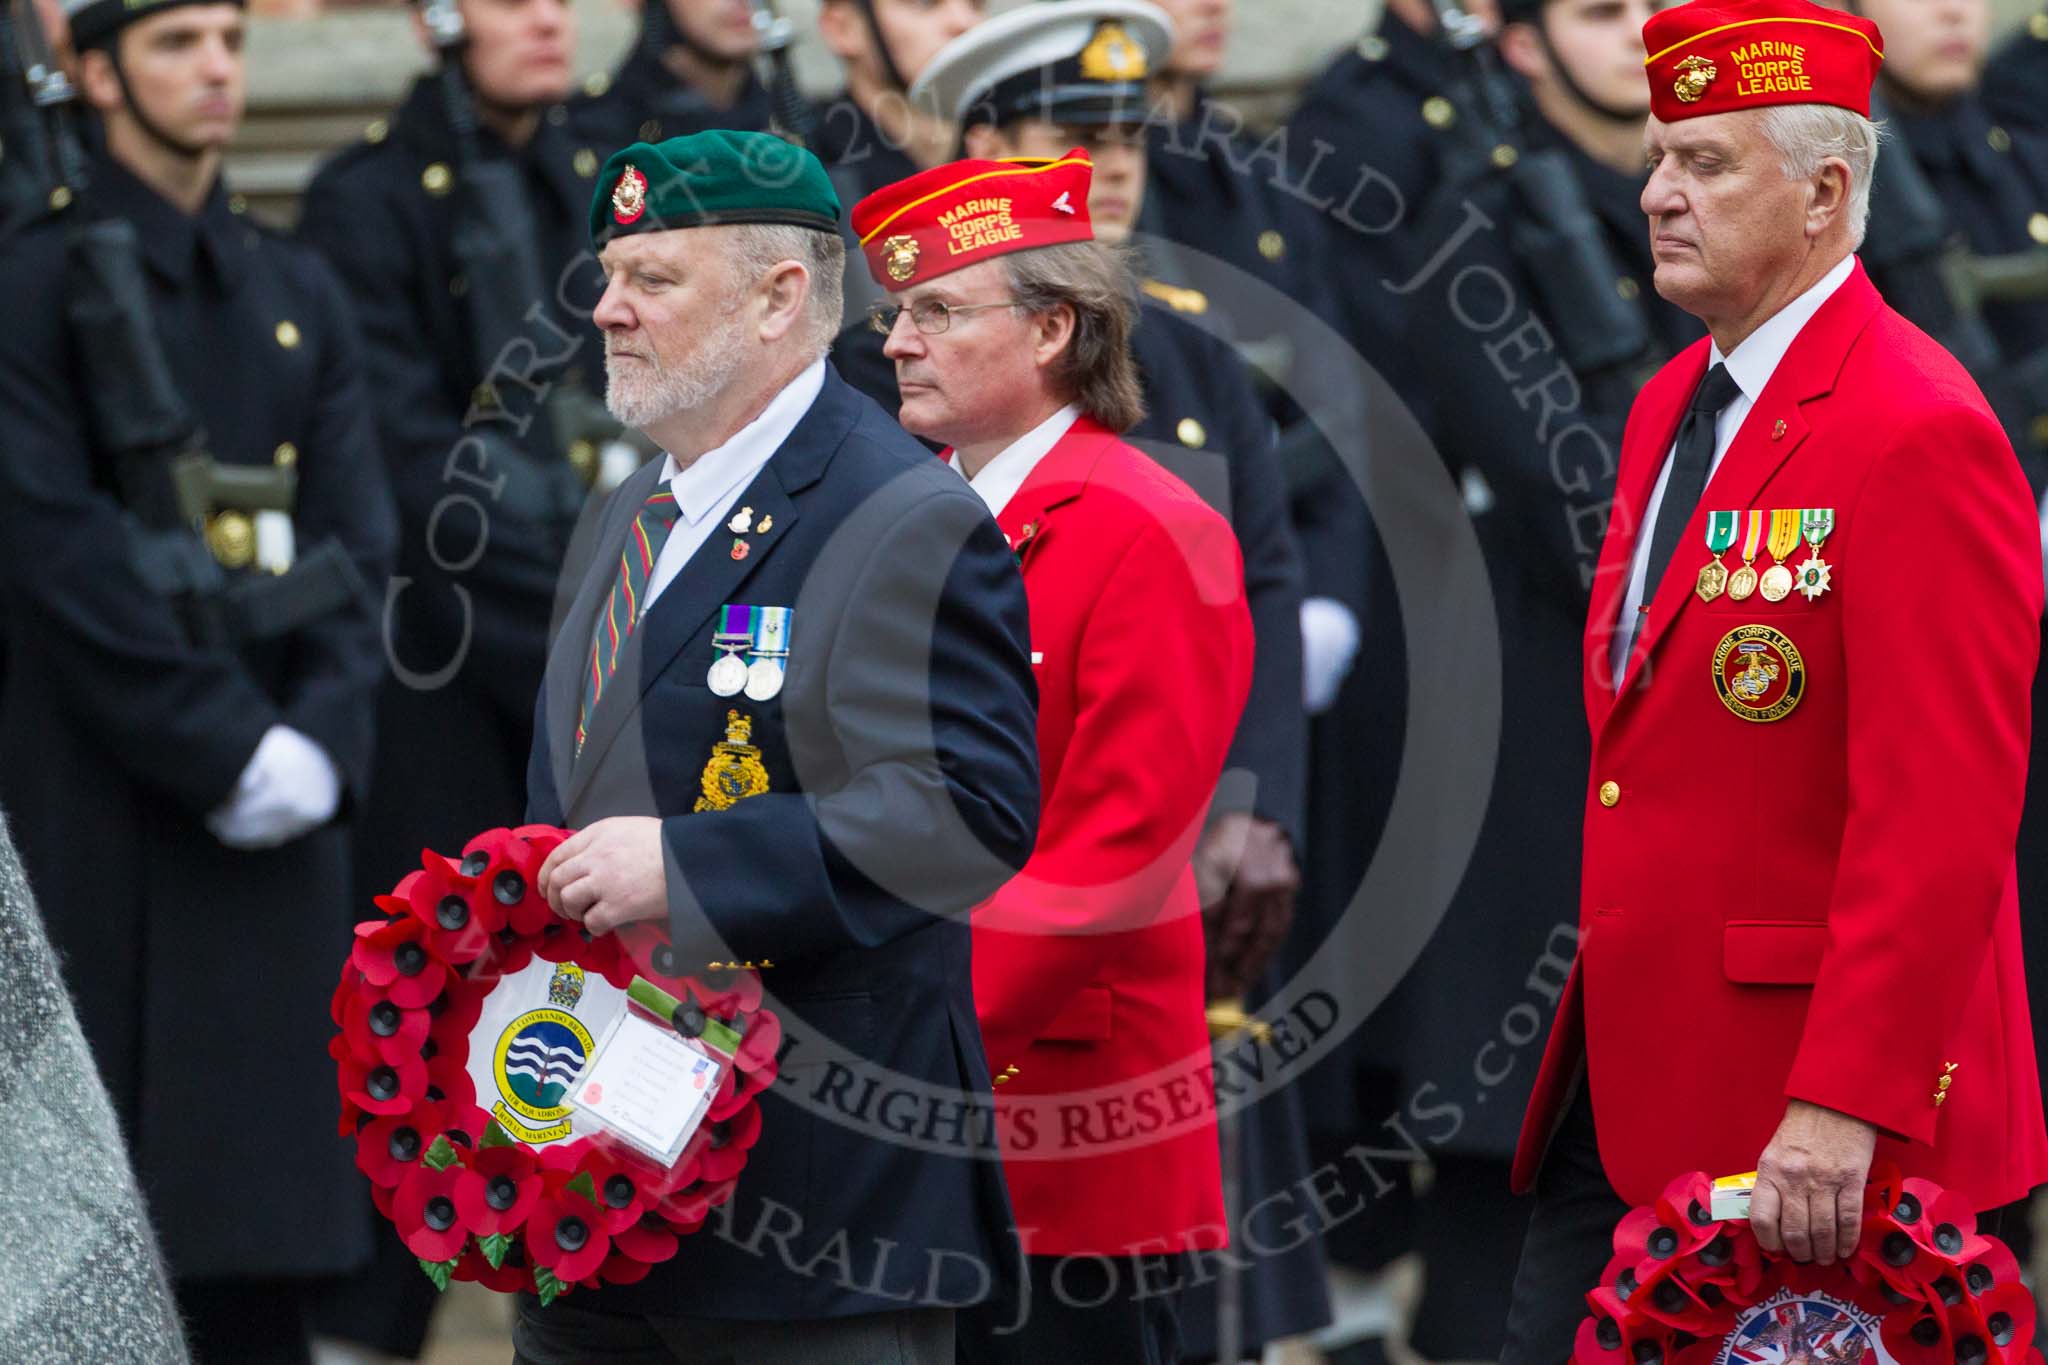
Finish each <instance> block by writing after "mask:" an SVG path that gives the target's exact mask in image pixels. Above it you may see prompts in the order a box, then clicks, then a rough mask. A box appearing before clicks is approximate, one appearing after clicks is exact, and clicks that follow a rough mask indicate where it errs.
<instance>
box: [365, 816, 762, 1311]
mask: <svg viewBox="0 0 2048 1365" xmlns="http://www.w3.org/2000/svg"><path fill="white" fill-rule="evenodd" d="M569 835H570V831H569V830H565V829H556V828H553V827H552V826H544V825H528V826H523V827H521V828H518V829H494V830H489V831H487V832H485V833H483V834H480V835H478V836H477V837H476V838H474V839H472V840H470V841H469V843H468V844H467V845H465V846H464V848H463V850H462V856H461V857H459V858H449V857H444V856H442V855H440V854H436V853H433V852H425V853H423V854H422V855H421V864H422V866H421V868H420V870H419V871H418V872H414V873H411V874H409V875H408V876H406V877H405V878H404V880H402V881H400V882H399V883H398V885H397V886H396V887H395V888H393V890H392V892H391V894H390V895H386V896H379V897H377V898H376V905H377V908H378V909H380V910H382V911H383V912H384V914H385V916H386V917H385V918H383V919H377V920H368V921H365V922H364V923H361V924H358V925H357V926H356V931H355V932H356V937H355V944H354V949H353V951H352V952H351V953H350V955H349V960H348V962H347V964H346V965H345V966H343V968H342V971H341V983H340V985H339V986H337V987H336V989H335V992H334V999H333V1003H332V1007H331V1013H332V1015H333V1019H334V1023H335V1025H336V1027H337V1028H339V1029H340V1030H341V1031H340V1032H339V1033H338V1034H336V1035H335V1037H334V1039H333V1040H332V1041H331V1042H330V1043H329V1044H328V1053H329V1054H330V1055H331V1056H332V1057H333V1058H334V1061H335V1065H336V1068H337V1074H338V1082H337V1083H338V1087H339V1089H340V1092H341V1121H340V1126H339V1131H340V1135H341V1136H342V1137H345V1138H350V1139H352V1140H353V1141H354V1142H355V1144H356V1166H357V1168H358V1169H360V1170H361V1171H362V1172H363V1174H364V1175H366V1176H368V1177H369V1180H370V1193H371V1197H372V1199H373V1200H374V1201H375V1203H376V1205H377V1208H378V1210H379V1211H380V1212H381V1213H382V1214H383V1215H384V1216H385V1217H386V1218H389V1219H390V1220H391V1222H392V1224H393V1225H394V1226H395V1227H396V1228H397V1229H398V1235H399V1237H400V1238H401V1239H402V1240H403V1241H404V1242H405V1245H406V1247H407V1249H408V1250H410V1251H411V1252H412V1253H413V1254H414V1255H415V1256H417V1257H418V1258H419V1260H420V1265H421V1267H422V1269H424V1270H425V1271H426V1273H427V1276H428V1277H429V1278H430V1279H432V1280H433V1282H434V1284H435V1285H436V1287H438V1288H440V1289H446V1288H447V1287H448V1284H449V1282H450V1281H452V1280H475V1281H477V1282H479V1283H481V1284H483V1285H485V1286H487V1287H488V1288H491V1289H495V1290H498V1291H501V1292H504V1293H511V1292H514V1291H517V1290H522V1289H524V1290H531V1291H533V1292H534V1293H535V1294H537V1295H538V1296H539V1297H540V1299H541V1301H542V1302H543V1303H550V1302H552V1301H553V1300H554V1299H555V1298H556V1297H557V1296H559V1295H560V1294H562V1293H563V1292H565V1291H566V1290H568V1289H569V1288H570V1287H571V1286H574V1285H578V1284H581V1285H586V1286H591V1287H595V1286H597V1285H599V1284H631V1283H633V1282H634V1281H636V1280H640V1279H643V1278H645V1277H646V1275H647V1273H648V1271H649V1270H650V1269H652V1268H653V1267H654V1266H655V1265H656V1264H658V1263H660V1262H662V1261H665V1260H667V1259H668V1258H669V1257H670V1256H673V1255H674V1254H675V1252H676V1248H677V1246H678V1245H679V1242H680V1239H681V1238H684V1237H687V1236H689V1235H690V1234H691V1233H693V1232H696V1231H697V1230H698V1229H699V1228H700V1227H702V1226H703V1224H704V1221H705V1219H706V1218H707V1217H708V1216H709V1214H710V1211H711V1210H712V1209H713V1208H716V1207H717V1206H719V1205H720V1204H723V1203H724V1202H725V1201H726V1200H728V1199H729V1198H731V1197H732V1192H733V1188H734V1185H735V1183H736V1181H737V1179H738V1177H739V1174H740V1171H741V1169H742V1168H744V1167H745V1166H746V1164H747V1154H748V1152H749V1150H750V1149H751V1148H752V1147H753V1145H754V1143H755V1141H756V1140H757V1139H758V1138H759V1137H760V1134H761V1110H760V1105H759V1103H758V1101H757V1098H756V1097H757V1096H759V1094H760V1093H761V1092H762V1091H763V1090H765V1089H766V1088H767V1087H768V1086H769V1084H770V1083H772V1082H773V1081H774V1079H775V1074H776V1053H777V1051H778V1050H779V1048H780V1045H781V1037H782V1029H781V1025H780V1023H779V1022H778V1021H777V1019H776V1017H775V1015H774V1014H773V1013H771V1012H770V1011H767V1010H764V1009H762V1008H761V979H760V977H759V975H758V974H756V973H755V972H753V971H751V970H741V969H739V968H737V967H733V968H722V967H721V968H717V969H715V970H707V971H705V972H703V973H700V974H694V975H693V974H685V973H683V972H682V971H681V970H680V968H681V963H680V960H679V957H678V955H677V953H676V952H675V950H674V948H673V947H671V946H670V944H669V942H668V938H667V935H666V932H665V931H664V930H663V929H662V928H660V927H659V926H658V925H655V924H649V923H642V924H633V925H627V926H625V927H623V928H622V929H620V930H619V931H618V932H617V933H613V934H602V935H597V936H592V935H591V934H590V933H589V932H588V931H586V930H584V929H583V928H582V926H580V925H576V924H572V923H570V922H568V921H566V920H563V919H561V918H560V917H558V916H557V915H556V914H555V913H554V912H553V911H552V910H551V909H550V908H549V907H548V904H547V902H546V901H545V900H544V899H542V897H541V895H540V893H539V890H538V888H537V882H538V878H539V874H540V867H541V864H542V863H543V862H545V861H546V859H547V856H548V854H550V853H551V852H553V851H554V849H555V848H556V847H557V846H558V845H560V844H561V843H562V842H563V841H564V840H565V839H567V838H568V837H569ZM537 959H538V960H540V961H543V962H549V963H555V964H558V966H557V968H556V970H557V972H558V973H559V972H561V971H562V966H561V965H560V964H566V965H567V966H568V967H570V968H573V969H575V970H576V971H578V972H580V973H581V974H582V976H580V977H576V978H575V979H576V980H578V981H579V982H580V981H581V980H582V979H583V977H602V978H603V979H604V980H605V981H607V982H609V983H610V984H611V985H612V986H615V987H617V988H618V989H619V990H621V991H624V990H627V989H628V988H629V987H631V986H632V985H633V982H634V979H635V978H636V977H640V978H644V979H645V980H646V981H647V982H651V983H652V984H653V985H654V986H655V987H657V988H659V991H660V992H665V993H666V994H667V995H668V996H671V997H673V998H674V999H675V1000H676V1001H677V1002H678V1004H677V1006H676V1008H675V1010H674V1018H673V1019H672V1020H671V1022H672V1023H673V1024H674V1026H675V1027H676V1028H677V1030H678V1031H679V1032H682V1033H683V1034H685V1035H686V1036H691V1037H695V1036H697V1035H699V1034H702V1033H704V1032H705V1031H706V1030H707V1028H708V1029H710V1030H711V1031H712V1032H713V1033H717V1032H719V1030H718V1028H717V1025H723V1026H725V1028H726V1029H729V1030H731V1031H732V1033H736V1034H737V1035H738V1044H737V1047H736V1049H735V1051H734V1053H733V1057H732V1064H731V1065H729V1066H727V1067H726V1068H724V1071H723V1079H722V1081H721V1085H720V1090H719V1092H718V1094H717V1095H716V1096H715V1097H714V1099H713V1100H712V1102H711V1104H710V1107H709V1109H708V1110H707V1112H706V1115H705V1118H704V1121H703V1122H702V1124H701V1125H700V1126H699V1127H698V1129H697V1131H696V1133H695V1134H694V1135H692V1137H691V1139H690V1141H689V1143H688V1145H686V1146H685V1147H684V1149H683V1152H682V1154H681V1156H679V1157H678V1158H677V1160H676V1162H675V1164H674V1165H673V1166H670V1167H662V1166H660V1165H659V1164H658V1163H656V1162H653V1161H649V1160H647V1159H646V1158H644V1157H642V1156H640V1155H639V1154H638V1153H637V1152H634V1151H632V1150H631V1149H630V1148H627V1147H625V1146H624V1145H623V1144H620V1143H617V1142H615V1141H613V1140H611V1139H609V1138H607V1137H593V1136H578V1137H573V1138H566V1139H562V1140H555V1141H550V1142H547V1143H544V1144H541V1145H538V1146H536V1145H533V1144H530V1143H527V1142H525V1141H521V1140H520V1139H519V1138H516V1137H514V1136H513V1135H512V1134H511V1133H510V1132H508V1131H507V1129H506V1128H505V1126H504V1125H502V1124H501V1123H499V1121H498V1120H497V1119H496V1118H495V1117H493V1116H492V1115H491V1114H488V1113H486V1112H485V1111H484V1109H482V1108H481V1107H479V1105H478V1102H477V1090H476V1083H475V1080H474V1078H473V1077H472V1075H471V1073H470V1070H469V1050H470V1033H471V1031H472V1030H473V1029H475V1028H476V1026H477V1023H478V1020H479V1018H480V1017H481V1016H482V1014H483V1011H484V1002H485V1000H486V998H487V997H488V996H489V995H490V994H491V992H492V991H493V990H495V989H496V988H497V987H498V985H499V984H500V983H501V982H503V981H504V980H506V979H507V978H510V977H513V976H515V975H517V974H518V973H519V972H521V971H522V970H523V969H525V968H526V967H528V966H530V965H531V964H532V963H533V962H534V961H535V960H537ZM572 975H573V973H572ZM644 991H645V988H644V987H641V988H639V990H636V992H635V994H636V997H638V996H640V995H641V993H642V992H644ZM711 1021H716V1024H713V1023H712V1022H711ZM723 1036H725V1037H727V1038H728V1039H729V1038H730V1037H731V1036H732V1034H731V1033H728V1034H724V1035H723ZM564 1126H565V1127H566V1125H564Z"/></svg>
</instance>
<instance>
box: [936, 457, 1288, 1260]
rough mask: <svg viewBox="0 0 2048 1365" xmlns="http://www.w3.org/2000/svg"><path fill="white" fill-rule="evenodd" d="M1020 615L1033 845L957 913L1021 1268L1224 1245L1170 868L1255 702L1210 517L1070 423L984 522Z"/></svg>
mask: <svg viewBox="0 0 2048 1365" xmlns="http://www.w3.org/2000/svg"><path fill="white" fill-rule="evenodd" d="M997 521H998V524H999V525H1001V527H1002V529H1003V532H1004V534H1006V535H1007V536H1009V538H1010V543H1011V544H1012V545H1013V546H1014V547H1016V549H1017V551H1018V554H1019V556H1020V560H1021V563H1022V568H1023V574H1024V589H1025V592H1026V594H1027V595H1028V596H1029V598H1030V601H1031V648H1032V650H1033V651H1034V653H1033V664H1034V667H1033V670H1032V671H1033V672H1034V673H1035V674H1036V675H1037V678H1038V749H1039V763H1040V785H1041V795H1040V816H1039V825H1038V846H1037V849H1036V851H1035V852H1034V853H1033V854H1032V856H1031V860H1030V862H1028V863H1027V864H1025V866H1024V869H1023V871H1021V872H1020V873H1019V874H1018V875H1017V877H1016V878H1015V879H1014V880H1012V881H1011V882H1010V883H1009V884H1008V885H1006V886H1005V887H1004V888H1003V889H1002V890H1001V891H999V892H997V893H996V894H995V895H994V896H993V897H991V898H990V899H989V900H988V901H987V902H985V903H984V904H983V905H982V906H980V907H979V908H978V909H976V911H975V912H974V1001H975V1013H976V1014H977V1015H978V1016H979V1017H980V1020H981V1030H982V1040H983V1044H984V1046H986V1048H987V1049H988V1057H989V1063H990V1067H991V1070H993V1071H994V1072H995V1073H996V1074H997V1075H1003V1074H1004V1073H1005V1072H1006V1070H1007V1069H1009V1068H1015V1070H1014V1072H1013V1073H1011V1074H1010V1075H1009V1079H1008V1080H1007V1082H1005V1083H1003V1084H1002V1085H1001V1086H1000V1088H999V1089H998V1090H997V1091H996V1095H997V1100H998V1111H999V1115H1000V1118H1001V1128H1000V1134H1001V1141H1002V1146H1003V1154H1004V1161H1003V1174H1004V1177H1005V1179H1006V1180H1007V1181H1008V1183H1009V1188H1010V1199H1011V1202H1012V1204H1013V1206H1014V1209H1015V1212H1016V1218H1017V1226H1018V1228H1019V1230H1020V1233H1021V1234H1022V1236H1023V1243H1024V1248H1025V1250H1026V1251H1027V1252H1030V1253H1032V1254H1038V1255H1073V1254H1079V1253H1088V1252H1097V1253H1104V1254H1112V1255H1130V1254H1132V1252H1133V1248H1136V1249H1137V1250H1138V1251H1140V1252H1150V1251H1165V1250H1169V1249H1170V1250H1182V1249H1211V1248H1215V1247H1219V1246H1222V1245H1224V1244H1225V1242H1226V1238H1225V1236H1224V1234H1223V1222H1224V1219H1223V1197H1222V1179H1221V1173H1220V1170H1219V1165H1218V1159H1217V1147H1216V1125H1215V1114H1214V1096H1213V1094H1212V1093H1210V1092H1209V1090H1208V1087H1206V1086H1205V1085H1202V1084H1199V1083H1191V1082H1190V1079H1189V1078H1190V1077H1191V1076H1193V1075H1195V1074H1196V1067H1197V1066H1198V1064H1200V1063H1202V1062H1205V1061H1206V1060H1207V1059H1208V1055H1209V1034H1208V1028H1207V1025H1206V1022H1205V1019H1204V1013H1203V1008H1204V999H1203V980H1202V967H1203V961H1202V924H1201V918H1200V914H1199V907H1198V906H1197V903H1196V899H1195V887H1194V878H1193V875H1192V873H1191V872H1190V871H1189V867H1188V860H1189V856H1190V854H1191V853H1192V851H1193V848H1194V843H1195V839H1196V836H1197V835H1198V834H1199V833H1200V830H1201V827H1202V822H1203V819H1204V817H1205V815H1206V813H1207V811H1208V807H1209V800H1210V797H1211V795H1212V794H1213V793H1214V791H1215V787H1216V781H1217V778H1218V777H1219V776H1220V775H1221V773H1222V771H1223V761H1224V755H1225V753H1226V751H1227V750H1228V749H1229V747H1230V739H1231V736H1232V734H1234V733H1235V731H1236V729H1237V722H1238V717H1239V714H1240V713H1241V712H1242V711H1243V709H1244V702H1245V694H1246V692H1247V690H1248V689H1249V687H1250V685H1251V668H1252V629H1251V617H1250V614H1249V613H1248V611H1247V610H1246V607H1245V601H1244V570H1243V564H1242V560H1241V559H1240V557H1239V554H1238V548H1237V541H1236V539H1235V538H1234V537H1233V536H1232V534H1231V530H1230V526H1229V523H1227V522H1226V521H1224V520H1223V518H1222V517H1220V516H1218V515H1216V513H1215V512H1213V511H1211V510H1210V509H1209V508H1208V507H1207V506H1206V505H1205V504H1204V503H1203V502H1202V501H1201V500H1200V499H1199V498H1197V497H1196V496H1195V494H1194V492H1193V491H1192V490H1191V489H1189V488H1188V487H1187V485H1185V484H1183V483H1182V482H1181V481H1180V480H1178V479H1176V478H1174V477H1173V476H1172V475H1171V474H1168V473H1167V472H1165V471H1164V470H1163V469H1161V468H1160V467H1159V466H1158V465H1157V464H1155V463H1154V462H1153V461H1152V460H1150V459H1148V458H1146V457H1145V456H1144V455H1143V454H1141V453H1139V452H1138V451H1136V450H1133V449H1132V448H1131V447H1130V446H1127V445H1125V444H1124V443H1123V442H1122V441H1120V440H1118V439H1117V438H1116V437H1115V436H1113V435H1111V434H1110V433H1109V432H1108V431H1107V430H1105V429H1104V428H1103V427H1101V426H1100V425H1098V424H1096V423H1095V422H1093V421H1090V420H1089V419H1087V418H1085V417H1084V418H1082V419H1081V420H1080V421H1078V422H1076V423H1075V424H1074V426H1073V427H1072V429H1071V430H1069V431H1068V433H1067V434H1066V436H1065V437H1063V438H1062V439H1061V440H1060V442H1059V444H1058V445H1056V446H1054V447H1053V449H1052V450H1051V452H1050V453H1048V454H1047V455H1046V456H1045V458H1044V459H1043V460H1042V461H1041V462H1040V463H1039V465H1038V467H1037V468H1036V469H1034V470H1033V471H1032V473H1031V476H1030V477H1029V478H1028V479H1026V480H1025V482H1024V486H1023V487H1022V488H1021V489H1019V490H1018V492H1017V494H1016V496H1014V497H1013V498H1011V499H1010V502H1009V505H1008V506H1007V507H1005V508H1004V509H1003V512H1002V515H1001V516H1000V517H998V518H997Z"/></svg>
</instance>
